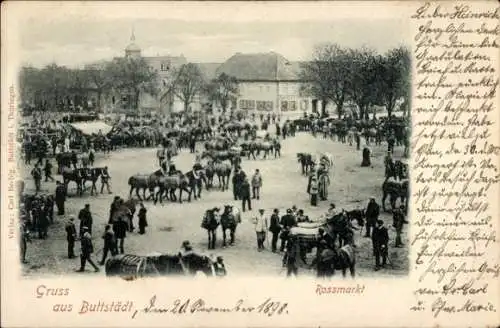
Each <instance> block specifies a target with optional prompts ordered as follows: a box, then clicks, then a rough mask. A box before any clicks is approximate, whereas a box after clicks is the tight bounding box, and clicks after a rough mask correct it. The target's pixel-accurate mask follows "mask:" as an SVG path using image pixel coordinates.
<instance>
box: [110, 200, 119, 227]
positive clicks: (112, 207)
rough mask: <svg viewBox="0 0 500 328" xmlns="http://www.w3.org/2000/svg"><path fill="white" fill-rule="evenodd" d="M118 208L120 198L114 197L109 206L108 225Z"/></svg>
mask: <svg viewBox="0 0 500 328" xmlns="http://www.w3.org/2000/svg"><path fill="white" fill-rule="evenodd" d="M119 206H120V196H115V198H114V199H113V202H111V205H110V206H109V220H108V224H112V223H113V217H114V215H115V213H116V211H117V210H118V208H119Z"/></svg>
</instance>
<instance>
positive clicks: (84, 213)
mask: <svg viewBox="0 0 500 328" xmlns="http://www.w3.org/2000/svg"><path fill="white" fill-rule="evenodd" d="M78 219H79V220H80V238H81V237H82V235H83V228H84V227H87V228H88V230H89V234H92V213H90V205H89V204H85V207H84V208H83V209H81V210H80V213H78Z"/></svg>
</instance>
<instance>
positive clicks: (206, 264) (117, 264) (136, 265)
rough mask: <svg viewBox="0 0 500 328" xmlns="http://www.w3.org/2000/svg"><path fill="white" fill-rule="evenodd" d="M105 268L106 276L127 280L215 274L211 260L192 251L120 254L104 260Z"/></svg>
mask: <svg viewBox="0 0 500 328" xmlns="http://www.w3.org/2000/svg"><path fill="white" fill-rule="evenodd" d="M105 270H106V276H108V277H112V276H115V277H116V276H118V277H122V278H124V279H127V280H133V279H135V278H139V277H151V276H172V275H184V276H194V275H196V274H197V273H198V272H202V273H204V274H205V275H206V276H209V277H210V276H215V270H214V265H213V262H212V260H211V259H210V258H209V257H208V256H204V255H199V254H194V253H191V254H187V255H181V254H177V255H170V254H161V255H157V256H138V255H130V254H120V255H116V256H114V257H112V258H110V259H109V260H107V261H106V266H105ZM130 278H132V279H130Z"/></svg>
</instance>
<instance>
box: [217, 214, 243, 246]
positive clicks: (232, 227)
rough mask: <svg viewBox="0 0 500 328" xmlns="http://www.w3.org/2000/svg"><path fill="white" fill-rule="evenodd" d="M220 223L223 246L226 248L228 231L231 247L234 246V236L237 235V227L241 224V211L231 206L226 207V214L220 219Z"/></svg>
mask: <svg viewBox="0 0 500 328" xmlns="http://www.w3.org/2000/svg"><path fill="white" fill-rule="evenodd" d="M220 223H221V227H222V246H223V247H226V230H229V231H230V238H231V239H230V241H229V245H230V246H232V245H233V244H234V235H235V233H236V227H237V226H238V223H241V213H240V211H239V209H237V208H235V207H233V206H231V205H225V206H224V213H222V215H221V217H220Z"/></svg>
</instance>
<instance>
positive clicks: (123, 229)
mask: <svg viewBox="0 0 500 328" xmlns="http://www.w3.org/2000/svg"><path fill="white" fill-rule="evenodd" d="M127 229H128V224H127V222H125V221H124V220H123V216H121V215H120V216H119V217H118V219H117V220H116V221H115V222H114V223H113V232H114V233H115V238H116V241H117V244H118V247H119V248H120V249H119V251H120V253H121V254H123V253H124V245H123V244H124V243H125V238H126V237H127Z"/></svg>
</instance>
